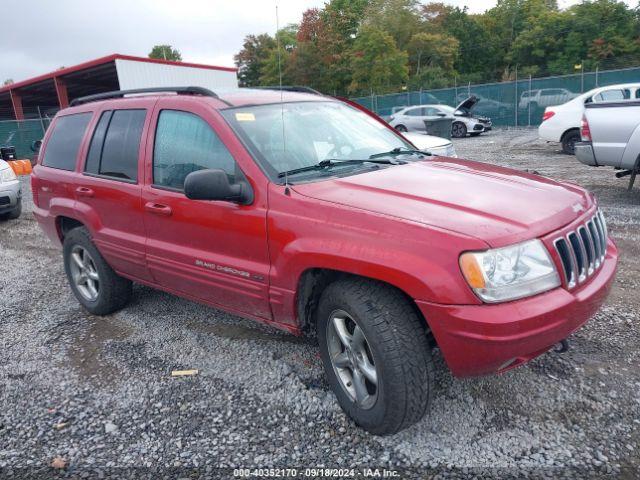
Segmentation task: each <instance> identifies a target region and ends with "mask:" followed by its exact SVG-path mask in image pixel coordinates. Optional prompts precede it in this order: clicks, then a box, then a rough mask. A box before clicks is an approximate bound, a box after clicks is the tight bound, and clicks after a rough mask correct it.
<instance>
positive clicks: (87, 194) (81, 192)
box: [76, 187, 94, 197]
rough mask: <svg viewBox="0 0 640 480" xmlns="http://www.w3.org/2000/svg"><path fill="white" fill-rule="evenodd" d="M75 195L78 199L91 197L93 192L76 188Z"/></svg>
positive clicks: (85, 188) (88, 189) (83, 188)
mask: <svg viewBox="0 0 640 480" xmlns="http://www.w3.org/2000/svg"><path fill="white" fill-rule="evenodd" d="M76 193H77V194H78V196H79V197H93V195H94V191H93V190H91V189H90V188H87V187H78V188H76Z"/></svg>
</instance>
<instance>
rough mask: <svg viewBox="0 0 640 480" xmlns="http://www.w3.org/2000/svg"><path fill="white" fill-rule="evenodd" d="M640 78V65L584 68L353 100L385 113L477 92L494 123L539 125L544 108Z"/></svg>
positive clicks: (478, 110)
mask: <svg viewBox="0 0 640 480" xmlns="http://www.w3.org/2000/svg"><path fill="white" fill-rule="evenodd" d="M632 82H640V67H634V68H626V69H621V70H607V71H600V72H585V73H578V74H575V75H564V76H559V77H545V78H531V79H530V78H526V79H519V80H518V81H512V82H501V83H488V84H481V85H463V86H460V85H458V86H457V87H453V88H443V89H438V90H421V91H412V92H402V93H394V94H388V95H371V96H368V97H358V98H353V99H352V100H354V101H356V102H358V103H359V104H361V105H363V106H364V107H367V108H368V109H370V110H373V111H374V112H376V113H377V114H378V115H380V116H382V117H387V116H389V115H392V114H393V112H394V110H396V109H399V108H401V107H407V106H411V105H427V104H446V105H451V106H457V105H458V104H460V103H461V102H462V101H463V100H464V99H465V98H467V97H469V96H470V95H475V96H476V97H478V98H479V102H478V104H477V106H476V108H475V110H474V113H475V114H477V115H483V116H487V117H491V119H492V120H493V123H494V125H496V126H504V127H519V126H537V125H539V124H540V123H541V121H542V114H543V113H544V109H545V108H546V107H548V106H551V105H559V104H562V103H565V102H568V101H569V100H571V99H572V98H574V97H576V96H578V95H580V94H581V93H584V92H588V91H589V90H592V89H593V88H596V87H603V86H607V85H614V84H618V83H632Z"/></svg>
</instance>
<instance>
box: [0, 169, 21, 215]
mask: <svg viewBox="0 0 640 480" xmlns="http://www.w3.org/2000/svg"><path fill="white" fill-rule="evenodd" d="M21 213H22V188H21V186H20V180H18V177H16V174H15V173H14V172H13V170H12V168H11V167H10V166H9V164H8V163H7V162H5V161H4V160H0V220H8V219H15V218H18V217H19V216H20V214H21Z"/></svg>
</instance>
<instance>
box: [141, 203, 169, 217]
mask: <svg viewBox="0 0 640 480" xmlns="http://www.w3.org/2000/svg"><path fill="white" fill-rule="evenodd" d="M144 209H145V210H146V211H147V212H149V213H155V214H156V215H164V216H165V217H168V216H169V215H171V207H170V206H168V205H162V204H161V203H155V202H148V203H145V205H144Z"/></svg>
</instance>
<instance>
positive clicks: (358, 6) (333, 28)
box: [318, 0, 370, 95]
mask: <svg viewBox="0 0 640 480" xmlns="http://www.w3.org/2000/svg"><path fill="white" fill-rule="evenodd" d="M369 1H370V0H330V1H329V2H328V3H327V4H325V7H324V9H323V10H322V12H321V16H320V17H321V19H322V22H323V25H324V35H323V37H322V38H320V39H319V41H318V49H319V52H320V55H321V57H322V64H323V67H324V74H323V75H322V83H323V86H324V89H323V91H326V92H328V93H332V94H337V95H345V94H347V92H348V91H349V86H350V85H351V82H352V73H353V65H352V56H351V49H352V47H353V45H354V43H355V40H356V38H357V37H358V32H359V31H360V28H361V25H362V20H363V18H364V12H365V10H366V8H367V6H368V5H369Z"/></svg>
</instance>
